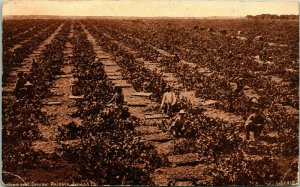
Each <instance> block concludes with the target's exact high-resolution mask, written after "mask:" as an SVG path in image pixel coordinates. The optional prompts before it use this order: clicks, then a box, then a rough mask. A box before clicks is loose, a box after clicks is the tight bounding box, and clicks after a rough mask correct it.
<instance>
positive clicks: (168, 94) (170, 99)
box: [159, 85, 176, 115]
mask: <svg viewBox="0 0 300 187" xmlns="http://www.w3.org/2000/svg"><path fill="white" fill-rule="evenodd" d="M175 104H176V95H175V93H174V92H173V91H172V90H171V87H170V86H169V85H167V86H166V88H165V93H164V94H163V98H162V101H161V105H160V108H159V110H160V111H162V112H163V113H165V114H168V115H170V114H171V113H172V111H173V107H174V105H175Z"/></svg>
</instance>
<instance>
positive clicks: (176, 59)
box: [174, 53, 180, 62]
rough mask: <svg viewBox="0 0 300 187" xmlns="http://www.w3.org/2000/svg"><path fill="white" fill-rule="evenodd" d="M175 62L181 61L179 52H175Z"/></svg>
mask: <svg viewBox="0 0 300 187" xmlns="http://www.w3.org/2000/svg"><path fill="white" fill-rule="evenodd" d="M174 62H180V58H179V56H178V53H175V56H174Z"/></svg>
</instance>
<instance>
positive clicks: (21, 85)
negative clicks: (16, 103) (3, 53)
mask: <svg viewBox="0 0 300 187" xmlns="http://www.w3.org/2000/svg"><path fill="white" fill-rule="evenodd" d="M25 84H26V76H25V75H24V74H23V72H19V73H18V78H17V81H16V86H15V90H14V91H15V95H16V96H17V97H18V96H20V90H21V89H22V88H24V85H25Z"/></svg>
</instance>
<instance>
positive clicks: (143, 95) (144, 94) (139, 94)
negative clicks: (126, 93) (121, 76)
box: [131, 92, 152, 97]
mask: <svg viewBox="0 0 300 187" xmlns="http://www.w3.org/2000/svg"><path fill="white" fill-rule="evenodd" d="M131 95H132V96H140V97H150V96H151V95H152V92H135V93H133V94H131Z"/></svg>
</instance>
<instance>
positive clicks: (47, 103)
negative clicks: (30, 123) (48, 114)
mask: <svg viewBox="0 0 300 187" xmlns="http://www.w3.org/2000/svg"><path fill="white" fill-rule="evenodd" d="M43 104H44V105H49V106H52V105H62V103H61V102H59V101H49V102H44V103H43Z"/></svg>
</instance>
